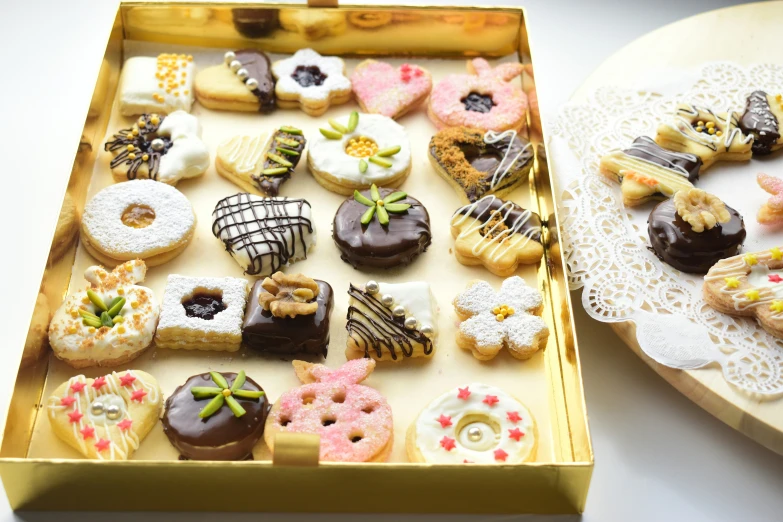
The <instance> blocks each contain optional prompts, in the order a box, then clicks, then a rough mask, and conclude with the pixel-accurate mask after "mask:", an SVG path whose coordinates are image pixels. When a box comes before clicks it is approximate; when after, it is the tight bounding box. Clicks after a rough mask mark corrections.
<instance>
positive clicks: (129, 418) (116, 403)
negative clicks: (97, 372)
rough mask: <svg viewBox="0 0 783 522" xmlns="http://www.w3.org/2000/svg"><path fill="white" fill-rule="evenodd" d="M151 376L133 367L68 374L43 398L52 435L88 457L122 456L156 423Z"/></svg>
mask: <svg viewBox="0 0 783 522" xmlns="http://www.w3.org/2000/svg"><path fill="white" fill-rule="evenodd" d="M162 406H163V401H162V397H161V392H160V387H159V386H158V381H156V380H155V378H154V377H153V376H152V375H150V374H148V373H145V372H142V371H139V370H126V371H123V372H112V373H110V374H108V375H104V376H102V377H97V378H95V379H88V378H86V377H85V376H84V375H77V376H76V377H71V378H70V379H68V381H66V382H64V383H62V384H61V385H60V386H58V387H57V389H56V390H54V393H53V394H52V395H51V397H49V404H48V410H49V423H50V424H51V426H52V430H54V433H55V435H57V436H58V437H59V438H60V439H62V440H63V441H64V442H65V443H66V444H68V445H69V446H71V447H72V448H74V449H75V450H76V451H78V452H79V453H81V454H82V455H84V456H85V457H87V458H89V459H98V460H128V459H129V458H130V457H131V455H133V452H134V451H136V450H137V449H138V448H139V444H140V443H141V441H142V440H144V437H146V436H147V434H148V433H149V432H150V430H151V429H152V427H153V426H154V425H155V423H156V422H158V417H159V416H160V410H161V407H162Z"/></svg>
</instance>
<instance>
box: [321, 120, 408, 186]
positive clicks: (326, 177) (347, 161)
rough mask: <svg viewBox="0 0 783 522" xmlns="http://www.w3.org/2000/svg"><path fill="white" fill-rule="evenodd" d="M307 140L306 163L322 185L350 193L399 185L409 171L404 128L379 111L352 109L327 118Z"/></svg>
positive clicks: (406, 135)
mask: <svg viewBox="0 0 783 522" xmlns="http://www.w3.org/2000/svg"><path fill="white" fill-rule="evenodd" d="M320 131H321V132H320V134H319V135H317V136H315V137H314V138H313V139H311V140H310V148H309V151H308V153H307V167H308V169H309V170H310V173H311V174H312V175H313V177H315V180H316V181H317V182H318V183H320V184H321V186H323V187H324V188H326V189H328V190H331V191H332V192H337V193H338V194H343V195H346V196H350V195H351V194H353V193H354V191H355V190H363V189H368V188H370V186H371V185H377V186H378V187H399V186H400V185H401V184H402V182H403V181H405V178H407V177H408V174H410V171H411V148H410V142H409V141H408V134H407V133H406V132H405V129H404V128H403V127H402V125H400V124H399V123H397V122H396V121H394V120H393V119H391V118H387V117H386V116H381V115H380V114H359V113H358V112H355V111H354V112H351V114H350V115H348V116H343V117H342V118H337V119H330V120H329V125H328V126H326V127H323V128H321V129H320Z"/></svg>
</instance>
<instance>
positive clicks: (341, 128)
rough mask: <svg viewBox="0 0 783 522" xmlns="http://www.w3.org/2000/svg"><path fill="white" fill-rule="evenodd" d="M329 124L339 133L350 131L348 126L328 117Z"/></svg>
mask: <svg viewBox="0 0 783 522" xmlns="http://www.w3.org/2000/svg"><path fill="white" fill-rule="evenodd" d="M329 125H331V126H332V128H333V129H334V130H336V131H337V132H339V133H340V134H348V132H350V131H349V130H348V127H346V126H345V125H343V124H341V123H339V122H338V121H337V120H333V119H329Z"/></svg>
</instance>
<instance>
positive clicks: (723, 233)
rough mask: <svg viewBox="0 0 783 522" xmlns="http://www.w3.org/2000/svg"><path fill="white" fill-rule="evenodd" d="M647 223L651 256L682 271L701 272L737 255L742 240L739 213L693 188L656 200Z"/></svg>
mask: <svg viewBox="0 0 783 522" xmlns="http://www.w3.org/2000/svg"><path fill="white" fill-rule="evenodd" d="M647 223H648V225H647V233H648V234H649V236H650V246H651V247H652V250H653V252H655V255H656V256H658V258H659V259H660V260H661V261H663V262H664V263H667V264H668V265H670V266H672V267H674V268H676V269H677V270H682V271H683V272H690V273H694V274H703V273H705V272H707V270H709V269H710V267H711V266H712V265H714V264H715V263H716V262H717V261H718V260H720V259H723V258H725V257H730V256H733V255H735V254H737V253H738V252H739V251H740V249H741V248H742V243H743V242H744V241H745V234H746V233H745V222H744V220H743V219H742V216H740V214H739V212H737V211H736V210H734V209H733V208H731V207H729V206H726V205H725V204H724V203H723V201H721V200H720V199H719V198H718V197H717V196H713V195H712V194H708V193H706V192H704V191H703V190H699V189H695V188H692V189H689V190H681V191H679V192H677V193H675V194H674V197H673V198H671V199H667V200H666V201H662V202H661V203H659V204H658V205H657V206H656V207H655V208H654V209H653V210H652V212H651V213H650V217H649V219H648V220H647Z"/></svg>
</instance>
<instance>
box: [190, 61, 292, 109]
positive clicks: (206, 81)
mask: <svg viewBox="0 0 783 522" xmlns="http://www.w3.org/2000/svg"><path fill="white" fill-rule="evenodd" d="M223 61H224V63H223V64H221V65H214V66H212V67H207V68H206V69H203V70H201V71H200V72H199V73H198V74H197V75H196V82H195V86H194V87H195V89H196V99H197V100H198V101H199V103H200V104H201V105H203V106H204V107H206V108H208V109H220V110H224V111H245V112H263V113H268V112H272V111H273V110H275V108H276V107H277V106H276V104H275V79H274V78H273V77H272V71H271V66H270V63H269V57H268V56H267V55H266V54H265V53H262V52H261V51H257V50H255V49H241V50H238V51H228V52H227V53H226V54H225V55H224V56H223Z"/></svg>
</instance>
